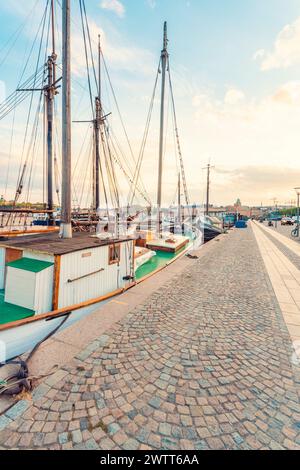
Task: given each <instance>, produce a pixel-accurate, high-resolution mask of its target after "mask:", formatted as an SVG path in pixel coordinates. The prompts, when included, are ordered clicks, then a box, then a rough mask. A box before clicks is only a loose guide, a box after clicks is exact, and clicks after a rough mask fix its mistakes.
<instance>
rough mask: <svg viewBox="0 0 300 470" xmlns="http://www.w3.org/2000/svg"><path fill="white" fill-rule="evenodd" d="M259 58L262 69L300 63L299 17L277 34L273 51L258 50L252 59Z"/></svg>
mask: <svg viewBox="0 0 300 470" xmlns="http://www.w3.org/2000/svg"><path fill="white" fill-rule="evenodd" d="M259 59H261V60H262V62H261V70H263V71H267V70H272V69H278V68H287V67H291V66H292V65H298V64H300V18H297V20H296V21H294V22H293V23H291V24H288V25H286V26H284V28H283V29H282V30H281V31H280V33H279V34H278V36H277V39H276V41H275V44H274V47H273V51H271V52H267V51H265V50H264V49H260V50H258V51H257V52H256V53H255V54H254V60H259Z"/></svg>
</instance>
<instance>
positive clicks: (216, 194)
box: [180, 81, 300, 204]
mask: <svg viewBox="0 0 300 470" xmlns="http://www.w3.org/2000/svg"><path fill="white" fill-rule="evenodd" d="M231 91H234V92H231ZM229 92H230V93H229ZM191 102H192V105H193V107H194V116H193V121H192V120H189V121H187V120H186V119H185V120H184V121H182V122H181V123H180V125H181V127H182V126H183V129H182V132H181V135H183V136H184V141H183V146H184V150H185V151H184V155H185V165H186V170H187V176H188V181H189V182H190V188H191V194H192V197H191V198H192V199H193V200H199V187H202V188H203V191H202V200H204V198H205V194H204V193H205V175H204V174H203V177H202V179H201V182H200V181H199V177H198V181H197V179H196V178H195V175H196V174H198V175H200V174H201V169H202V167H203V166H204V164H205V163H207V161H208V158H209V157H211V161H212V163H213V164H214V165H215V167H216V170H215V173H214V174H213V175H212V201H214V202H216V203H232V202H233V200H234V199H236V198H237V197H238V196H239V197H241V198H242V200H243V202H245V203H249V204H253V203H255V204H260V201H261V200H266V199H267V200H268V198H272V197H275V196H277V197H278V198H279V199H280V200H282V201H283V202H285V200H288V199H289V198H291V195H290V190H291V188H293V187H294V186H295V185H296V186H297V185H299V181H300V175H299V171H298V170H295V168H297V163H296V162H297V161H298V155H299V154H300V139H299V122H300V106H299V102H300V81H291V82H287V83H284V84H282V85H281V86H279V87H277V88H275V89H274V90H272V91H271V92H270V93H269V94H267V95H266V96H264V97H263V98H262V99H260V100H258V99H254V98H249V97H248V96H247V95H246V94H245V93H244V92H243V91H242V90H238V89H236V88H234V87H232V88H230V89H229V90H228V91H226V92H225V93H224V96H223V98H221V97H219V96H217V95H216V93H214V91H213V90H207V91H205V90H204V91H201V92H199V93H197V94H196V95H194V96H193V97H191ZM195 136H197V139H196V140H195ZM195 155H197V158H194V157H193V156H195ZM218 169H222V174H221V173H217V171H218ZM225 172H226V173H225ZM256 182H257V184H256Z"/></svg>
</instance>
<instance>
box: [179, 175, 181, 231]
mask: <svg viewBox="0 0 300 470" xmlns="http://www.w3.org/2000/svg"><path fill="white" fill-rule="evenodd" d="M178 223H180V224H181V178H180V172H179V173H178Z"/></svg>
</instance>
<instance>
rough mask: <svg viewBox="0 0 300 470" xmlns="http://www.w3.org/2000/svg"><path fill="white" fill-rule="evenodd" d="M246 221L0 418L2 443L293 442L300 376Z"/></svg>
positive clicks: (298, 426) (207, 445) (194, 445)
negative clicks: (27, 398)
mask: <svg viewBox="0 0 300 470" xmlns="http://www.w3.org/2000/svg"><path fill="white" fill-rule="evenodd" d="M291 354H292V348H291V342H290V337H289V335H288V332H287V329H286V327H285V324H284V321H283V319H282V315H281V312H280V310H279V308H278V305H277V303H276V299H275V296H274V293H273V291H272V288H271V286H270V283H269V281H268V278H267V274H266V271H265V269H264V265H263V262H262V259H261V256H260V254H259V251H258V247H257V245H256V242H255V239H254V236H253V233H252V229H251V228H249V229H247V230H241V231H234V232H233V233H231V234H230V235H229V236H228V237H227V238H226V237H225V238H224V240H222V241H221V242H220V243H216V246H215V251H214V252H213V254H212V255H211V254H210V255H209V256H208V255H207V256H204V257H203V258H201V259H200V260H199V261H196V262H195V264H194V265H193V266H192V268H189V270H187V271H186V272H184V273H183V274H181V275H178V276H177V277H176V278H173V280H172V281H170V282H169V283H168V284H166V285H165V286H163V287H162V288H160V289H159V290H158V291H157V292H155V293H154V294H153V295H151V296H150V298H149V299H148V300H147V302H146V303H144V304H143V305H141V306H139V307H138V308H136V309H135V310H134V311H133V312H131V313H130V314H129V315H127V317H126V318H125V319H124V320H123V321H121V322H120V323H118V324H116V325H115V326H114V327H113V328H111V329H110V330H109V331H108V332H107V334H106V335H104V336H102V337H101V338H99V339H98V340H97V341H95V342H94V343H92V344H91V345H90V346H89V347H88V348H87V349H86V350H84V351H82V353H81V354H80V355H79V356H78V357H77V358H76V360H74V361H73V362H72V364H70V365H69V366H68V367H65V368H64V369H63V370H60V371H58V372H57V373H56V374H55V375H54V376H52V377H50V378H48V380H46V381H45V382H44V383H43V384H42V385H40V386H39V388H38V389H37V390H36V391H35V392H34V396H33V402H32V403H28V402H20V403H19V404H18V405H17V406H18V408H16V407H14V408H12V410H10V412H9V413H6V415H5V416H2V417H1V418H0V446H1V447H2V448H27V449H28V448H41V449H105V450H109V449H145V450H146V449H166V450H172V449H183V450H184V449H200V450H201V449H299V448H300V404H299V396H298V394H297V391H298V390H299V385H300V378H299V375H298V372H299V371H297V370H295V369H293V368H292V366H291V363H290V357H291Z"/></svg>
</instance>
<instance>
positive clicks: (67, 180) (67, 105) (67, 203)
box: [60, 0, 72, 238]
mask: <svg viewBox="0 0 300 470" xmlns="http://www.w3.org/2000/svg"><path fill="white" fill-rule="evenodd" d="M70 33H71V21H70V0H63V2H62V42H63V85H62V207H61V226H60V236H61V238H72V226H71V41H70Z"/></svg>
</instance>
